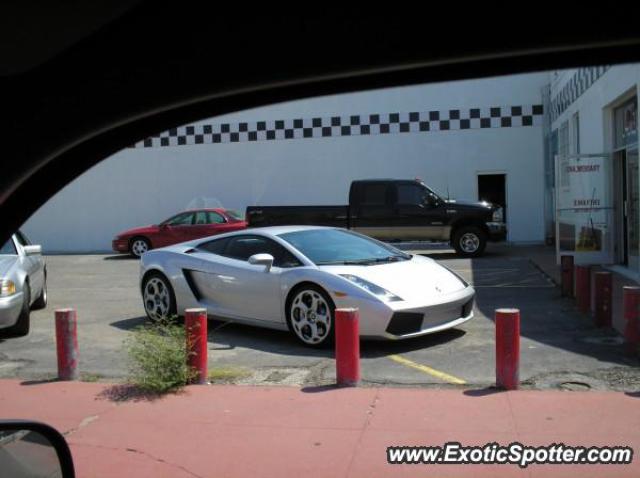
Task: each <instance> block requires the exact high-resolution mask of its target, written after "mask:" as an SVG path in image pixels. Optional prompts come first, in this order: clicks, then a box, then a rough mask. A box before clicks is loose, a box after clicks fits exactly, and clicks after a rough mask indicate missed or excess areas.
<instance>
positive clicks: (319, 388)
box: [300, 384, 348, 393]
mask: <svg viewBox="0 0 640 478" xmlns="http://www.w3.org/2000/svg"><path fill="white" fill-rule="evenodd" d="M345 388H348V387H340V386H338V385H336V384H331V385H314V386H309V387H302V388H301V389H300V391H301V392H302V393H322V392H331V391H335V390H343V389H345Z"/></svg>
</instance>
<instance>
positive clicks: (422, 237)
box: [246, 179, 507, 257]
mask: <svg viewBox="0 0 640 478" xmlns="http://www.w3.org/2000/svg"><path fill="white" fill-rule="evenodd" d="M246 218H247V222H248V224H249V227H260V226H275V225H287V224H289V225H293V224H296V225H301V224H312V225H319V226H335V227H343V228H347V229H353V230H354V231H356V232H359V233H362V234H366V235H368V236H371V237H374V238H376V239H379V240H382V241H388V242H393V241H435V242H450V243H451V245H452V246H453V248H454V249H455V250H456V252H457V253H458V254H459V255H462V256H466V257H477V256H479V255H481V254H482V253H483V252H484V249H485V247H486V244H487V241H489V240H491V241H500V240H504V239H506V236H507V228H506V225H505V223H504V213H503V210H502V208H501V207H500V206H497V205H493V204H489V203H486V202H465V201H456V200H450V199H443V198H441V197H440V196H439V195H438V194H436V193H435V192H434V191H433V190H431V189H430V188H429V187H427V186H426V185H425V184H424V183H423V182H422V181H420V180H405V179H370V180H358V181H353V182H352V183H351V189H350V192H349V204H348V205H345V206H250V207H248V208H247V214H246Z"/></svg>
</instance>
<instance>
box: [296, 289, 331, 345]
mask: <svg viewBox="0 0 640 478" xmlns="http://www.w3.org/2000/svg"><path fill="white" fill-rule="evenodd" d="M335 308H336V307H335V305H334V304H333V301H332V300H331V298H330V297H329V295H328V294H327V293H326V292H325V291H324V290H322V289H321V288H320V287H318V286H315V285H313V284H308V285H303V286H301V287H299V288H297V289H296V290H294V291H293V293H292V294H291V296H290V299H289V300H288V301H287V325H288V326H289V330H291V332H293V335H295V336H296V338H297V339H298V340H300V342H302V343H303V344H304V345H306V346H309V347H323V346H325V345H327V344H329V343H331V341H332V340H333V331H334V329H333V322H334V311H335Z"/></svg>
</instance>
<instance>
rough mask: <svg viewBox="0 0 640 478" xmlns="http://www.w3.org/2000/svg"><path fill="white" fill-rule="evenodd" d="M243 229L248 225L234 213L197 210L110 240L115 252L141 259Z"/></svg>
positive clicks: (131, 230)
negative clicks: (153, 251)
mask: <svg viewBox="0 0 640 478" xmlns="http://www.w3.org/2000/svg"><path fill="white" fill-rule="evenodd" d="M246 227H247V223H246V222H245V220H244V219H242V216H240V215H239V214H238V213H237V212H236V211H232V210H229V209H219V208H216V209H197V210H191V211H184V212H181V213H179V214H176V215H175V216H173V217H170V218H169V219H167V220H166V221H163V222H161V223H160V224H158V225H154V226H145V227H138V228H135V229H129V230H128V231H124V232H121V233H120V234H118V235H117V236H116V237H115V239H114V240H113V243H112V247H113V250H114V251H116V252H123V253H131V254H133V255H134V256H136V257H140V256H141V255H142V254H144V253H145V252H147V251H148V250H149V249H155V248H158V247H165V246H170V245H171V244H177V243H178V242H185V241H190V240H192V239H198V238H200V237H207V236H213V235H215V234H222V233H223V232H231V231H237V230H238V229H245V228H246Z"/></svg>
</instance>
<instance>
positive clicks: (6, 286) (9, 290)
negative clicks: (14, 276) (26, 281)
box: [0, 279, 16, 297]
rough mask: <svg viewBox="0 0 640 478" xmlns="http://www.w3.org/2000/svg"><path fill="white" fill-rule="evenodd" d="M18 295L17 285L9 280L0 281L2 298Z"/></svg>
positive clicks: (0, 295)
mask: <svg viewBox="0 0 640 478" xmlns="http://www.w3.org/2000/svg"><path fill="white" fill-rule="evenodd" d="M15 293H16V284H15V283H14V282H13V281H12V280H9V279H0V297H7V296H10V295H13V294H15Z"/></svg>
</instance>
